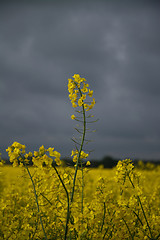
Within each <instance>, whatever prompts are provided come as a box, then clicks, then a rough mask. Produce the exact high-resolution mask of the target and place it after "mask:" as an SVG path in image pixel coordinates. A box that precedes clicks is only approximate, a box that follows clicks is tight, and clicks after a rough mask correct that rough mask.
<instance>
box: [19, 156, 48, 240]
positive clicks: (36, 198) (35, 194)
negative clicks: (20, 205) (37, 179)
mask: <svg viewBox="0 0 160 240" xmlns="http://www.w3.org/2000/svg"><path fill="white" fill-rule="evenodd" d="M23 164H24V166H25V168H26V170H27V172H28V175H29V177H30V179H31V182H32V186H33V190H34V196H35V200H36V205H37V211H38V213H40V210H39V203H38V196H37V193H36V188H35V184H34V181H33V178H32V175H31V173H30V171H29V168H28V167H27V165H26V163H25V161H24V160H23ZM39 218H40V223H41V226H42V230H43V233H44V237H45V239H46V240H48V238H47V235H46V232H45V229H44V226H43V222H42V218H41V216H39Z"/></svg>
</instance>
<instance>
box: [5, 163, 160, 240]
mask: <svg viewBox="0 0 160 240" xmlns="http://www.w3.org/2000/svg"><path fill="white" fill-rule="evenodd" d="M73 171H74V169H73V168H59V173H60V174H61V175H62V176H63V180H64V183H65V185H66V187H67V188H68V189H71V183H72V175H73ZM30 172H31V173H32V174H33V179H34V181H35V185H36V190H37V195H38V200H39V208H40V212H39V214H40V215H41V217H42V221H43V225H44V228H45V232H46V236H47V239H64V232H65V223H66V212H67V200H66V194H65V191H64V188H63V186H62V184H61V183H60V182H59V179H58V177H57V175H56V173H55V171H54V169H53V170H50V171H49V172H48V170H45V169H42V171H41V172H39V171H37V169H35V168H33V167H30ZM127 174H128V175H127ZM129 178H131V179H129ZM80 179H81V176H80V174H78V179H77V183H76V190H75V202H73V205H72V215H71V219H70V222H69V231H68V236H67V239H137V240H138V239H159V236H160V234H159V233H160V185H159V183H160V169H159V168H158V167H157V168H155V169H154V170H141V169H134V168H133V165H132V163H129V160H127V161H123V162H121V161H120V162H119V163H118V165H117V167H116V168H114V169H102V168H99V169H92V168H86V169H85V171H84V183H85V184H84V192H83V194H84V196H83V197H84V203H83V205H84V206H83V212H82V211H81V207H82V206H81V203H82V202H81V190H82V188H81V184H80ZM0 190H1V191H0V239H15V240H16V239H17V240H22V239H24V240H25V239H45V238H44V234H43V230H42V227H41V224H40V220H39V214H38V213H37V208H36V203H35V199H34V192H33V188H32V184H31V182H30V179H29V177H28V175H27V173H26V171H25V169H24V168H23V167H22V168H20V167H15V168H13V167H11V166H2V167H1V168H0Z"/></svg>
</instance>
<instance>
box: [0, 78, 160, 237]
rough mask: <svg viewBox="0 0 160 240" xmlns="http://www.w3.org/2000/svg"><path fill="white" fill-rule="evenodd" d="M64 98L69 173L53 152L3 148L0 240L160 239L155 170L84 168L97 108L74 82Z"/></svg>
mask: <svg viewBox="0 0 160 240" xmlns="http://www.w3.org/2000/svg"><path fill="white" fill-rule="evenodd" d="M68 91H69V99H70V101H71V104H72V107H73V108H74V110H75V114H72V115H71V119H72V121H76V122H77V125H76V128H75V130H76V131H77V136H76V137H74V138H73V139H72V140H73V143H74V148H73V150H71V157H72V160H73V163H74V166H73V167H69V166H68V167H64V166H63V161H62V160H61V154H60V153H59V152H58V151H57V150H55V149H54V147H53V146H52V147H49V148H47V149H46V148H45V147H44V146H43V145H42V146H41V147H40V148H39V149H38V150H37V151H34V152H28V153H27V152H26V146H25V145H23V144H21V143H18V142H13V144H12V145H11V146H8V148H7V149H6V151H7V153H8V156H9V160H10V162H11V164H12V166H7V165H5V164H3V161H0V239H2V240H40V239H41V240H62V239H63V240H73V239H77V240H91V239H93V240H96V239H106V240H107V239H114V240H121V239H128V240H130V239H131V240H141V239H149V240H158V239H160V184H159V183H160V168H159V167H158V166H157V167H155V168H152V169H150V170H149V169H148V170H145V169H143V166H142V164H140V165H139V166H141V167H139V168H135V167H134V165H133V163H132V161H131V160H130V159H125V160H123V161H119V162H118V164H117V166H116V167H115V168H113V169H110V170H107V169H103V168H102V167H101V168H98V169H92V168H91V167H90V168H88V166H89V165H91V164H92V163H91V162H90V161H87V158H88V156H89V153H90V151H89V150H87V149H88V143H89V142H90V140H88V138H86V134H88V132H89V133H90V132H93V130H92V129H91V128H90V125H91V124H92V123H94V122H95V121H96V120H94V115H92V114H91V113H90V112H91V111H92V109H93V108H94V105H95V103H96V101H95V99H94V98H93V97H92V96H93V90H91V89H90V88H89V84H88V83H87V82H86V79H85V78H81V77H80V75H79V74H74V75H73V78H72V79H68ZM91 166H92V165H91Z"/></svg>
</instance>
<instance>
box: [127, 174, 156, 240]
mask: <svg viewBox="0 0 160 240" xmlns="http://www.w3.org/2000/svg"><path fill="white" fill-rule="evenodd" d="M128 178H129V181H130V183H131V184H132V187H133V188H134V189H135V186H134V184H133V182H132V180H131V178H130V176H129V174H128ZM137 199H138V201H139V203H140V206H141V209H142V213H143V216H144V218H145V220H146V223H147V226H148V229H149V232H150V235H151V239H152V238H153V237H152V232H151V228H150V226H149V223H148V220H147V217H146V214H145V212H144V209H143V206H142V202H141V199H140V197H139V195H138V196H137Z"/></svg>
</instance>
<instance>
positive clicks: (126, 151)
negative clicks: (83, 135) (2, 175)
mask: <svg viewBox="0 0 160 240" xmlns="http://www.w3.org/2000/svg"><path fill="white" fill-rule="evenodd" d="M159 9H160V8H159V3H158V1H152V2H151V1H133V2H131V1H130V2H128V1H121V3H120V2H117V1H112V2H111V1H78V2H75V1H74V2H73V1H67V3H66V2H64V1H61V2H60V1H55V2H54V3H53V2H51V1H45V2H40V1H35V2H34V3H32V2H30V1H28V2H27V1H23V3H21V2H14V3H13V2H9V3H8V4H6V3H1V7H0V22H1V25H0V33H1V34H0V104H1V117H0V132H1V138H0V146H1V148H2V153H3V154H4V149H5V148H7V146H8V145H9V144H11V143H12V142H13V141H21V142H22V143H23V144H26V145H28V146H29V148H30V149H31V150H33V148H37V147H39V146H40V145H41V144H44V145H45V146H50V145H51V146H53V145H54V146H55V147H57V148H58V149H57V150H59V151H61V152H62V155H63V156H68V155H69V152H70V151H71V149H72V142H70V137H71V136H72V133H73V131H74V129H73V125H72V124H73V123H74V122H72V121H71V120H70V115H71V114H72V113H73V110H72V108H71V106H70V103H69V100H68V92H67V79H68V78H70V77H71V76H72V75H73V74H74V73H80V74H81V75H82V76H83V77H86V78H87V79H88V81H89V84H90V86H91V88H92V89H93V90H94V94H95V98H96V101H97V104H96V106H95V111H93V113H94V115H95V116H96V117H98V118H100V120H99V122H98V123H97V124H95V126H93V128H95V129H97V132H96V134H95V135H94V134H93V135H89V137H90V138H91V139H93V140H94V142H93V143H92V144H91V147H89V149H92V148H94V149H95V152H94V154H93V155H92V157H93V158H94V157H95V158H101V157H103V156H104V155H108V154H110V155H112V156H115V157H119V158H124V157H131V158H132V157H133V158H138V157H142V158H148V159H149V158H156V159H158V158H160V150H159V149H160V148H159V142H160V127H159V122H160V112H159V103H160V92H159V91H160V81H159V79H160V70H159V69H160V46H159V42H160V29H159V24H158V23H159V22H160V10H159Z"/></svg>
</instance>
